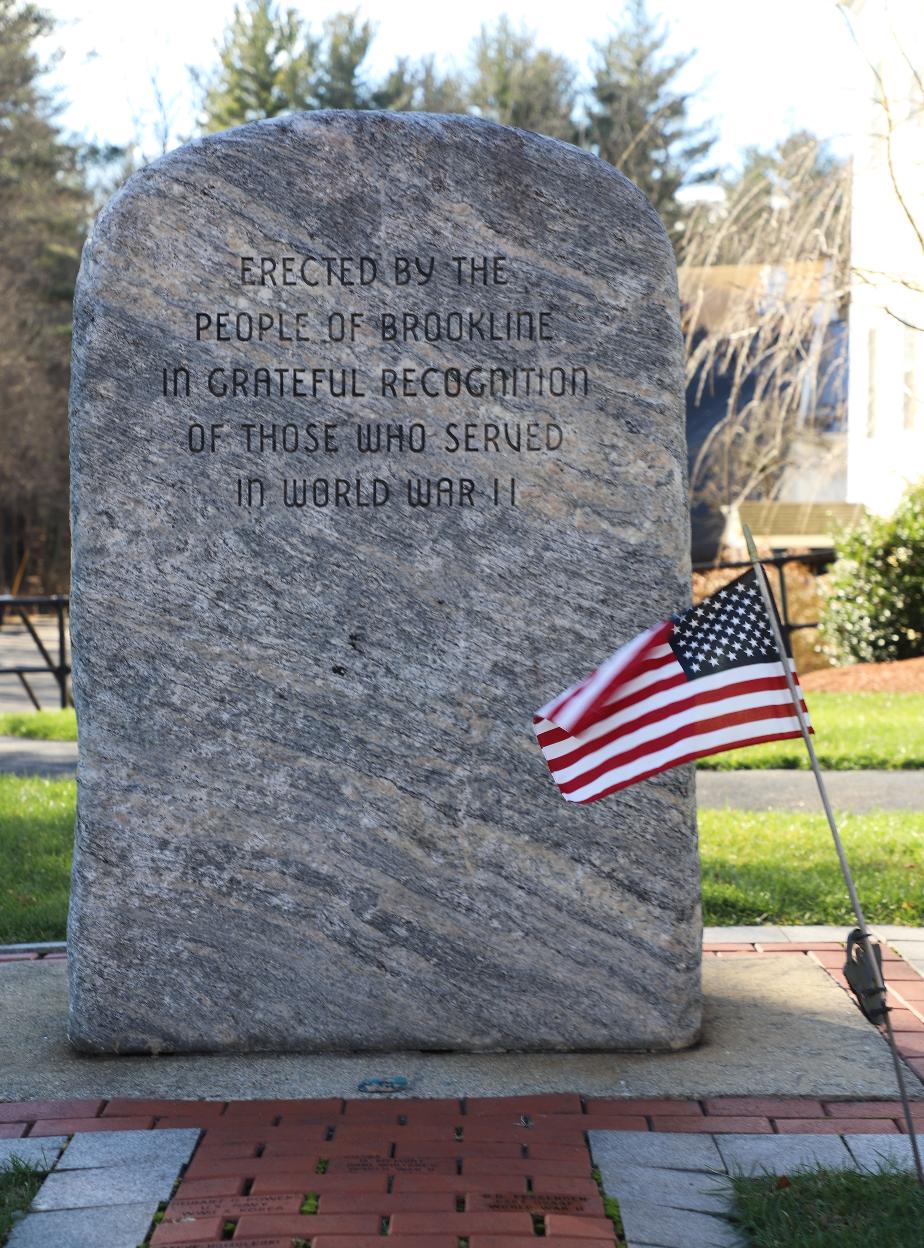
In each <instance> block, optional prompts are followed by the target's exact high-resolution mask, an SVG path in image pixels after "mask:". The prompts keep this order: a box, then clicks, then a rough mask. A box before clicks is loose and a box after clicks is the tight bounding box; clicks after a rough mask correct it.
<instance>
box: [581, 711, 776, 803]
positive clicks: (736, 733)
mask: <svg viewBox="0 0 924 1248" xmlns="http://www.w3.org/2000/svg"><path fill="white" fill-rule="evenodd" d="M793 731H795V732H798V731H799V720H798V719H797V718H796V716H795V715H792V716H790V717H788V718H786V719H768V720H755V721H754V722H753V723H750V724H748V725H747V734H748V735H747V737H745V736H744V735H743V725H741V724H733V725H732V726H731V727H729V728H719V729H716V731H715V732H704V733H701V734H699V735H697V736H694V737H686V738H685V739H684V740H682V741H675V742H674V744H673V745H669V746H667V747H665V749H663V750H658V751H657V752H656V753H652V754H645V755H643V756H642V757H641V758H637V759H635V760H634V761H633V762H631V763H626V764H625V765H624V766H622V767H614V768H613V769H612V770H610V771H607V772H605V773H604V774H603V775H601V776H598V777H597V778H596V779H595V780H592V781H591V782H590V783H589V784H586V785H584V787H583V788H580V789H575V790H574V792H572V793H562V797H563V798H564V799H565V801H566V802H585V801H587V799H588V798H589V797H595V796H596V795H597V794H598V793H602V792H604V791H605V790H606V789H610V788H612V787H613V785H616V784H622V783H623V782H624V781H626V780H631V779H632V777H633V776H640V775H647V774H648V773H649V772H654V771H657V770H658V769H659V768H664V767H666V766H668V765H669V764H670V763H672V762H675V761H676V760H677V759H679V758H683V757H684V756H685V755H687V754H692V753H703V754H708V753H709V752H710V751H715V750H719V749H721V747H722V746H723V745H736V746H737V745H747V743H748V741H749V740H751V741H753V740H756V739H757V738H759V737H766V736H771V735H773V734H776V733H784V732H793Z"/></svg>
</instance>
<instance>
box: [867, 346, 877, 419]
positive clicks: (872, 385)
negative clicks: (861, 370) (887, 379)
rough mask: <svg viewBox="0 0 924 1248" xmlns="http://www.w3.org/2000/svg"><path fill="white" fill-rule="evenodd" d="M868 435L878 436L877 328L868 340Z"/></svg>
mask: <svg viewBox="0 0 924 1248" xmlns="http://www.w3.org/2000/svg"><path fill="white" fill-rule="evenodd" d="M866 436H867V437H868V438H874V437H875V436H876V330H875V329H871V330H870V331H869V335H868V337H867V340H866Z"/></svg>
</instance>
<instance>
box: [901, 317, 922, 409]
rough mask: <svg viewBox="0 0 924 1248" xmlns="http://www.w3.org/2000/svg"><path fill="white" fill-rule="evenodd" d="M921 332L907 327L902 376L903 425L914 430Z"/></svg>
mask: <svg viewBox="0 0 924 1248" xmlns="http://www.w3.org/2000/svg"><path fill="white" fill-rule="evenodd" d="M919 332H920V331H919V330H916V329H912V328H911V326H910V325H906V326H905V359H904V373H903V376H902V423H903V424H904V426H905V428H906V429H913V428H914V424H915V417H916V415H917V406H918V394H917V367H916V365H917V359H916V355H917V337H918V333H919Z"/></svg>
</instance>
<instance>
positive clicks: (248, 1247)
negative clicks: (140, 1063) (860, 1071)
mask: <svg viewBox="0 0 924 1248" xmlns="http://www.w3.org/2000/svg"><path fill="white" fill-rule="evenodd" d="M704 952H705V956H706V957H736V956H741V955H743V954H750V955H753V954H755V953H765V954H767V955H768V956H781V955H785V956H790V957H809V958H812V959H814V960H815V961H816V962H818V963H819V965H821V966H823V967H824V968H825V969H826V970H827V972H828V974H829V975H831V976H832V978H834V979H835V980H836V981H837V982H838V983H839V984H841V986H842V987H846V986H845V983H844V981H843V977H842V975H841V971H840V966H841V963H842V961H843V953H842V951H841V949H840V947H839V945H838V944H837V943H836V942H832V941H822V940H817V941H814V942H813V941H789V942H787V943H786V944H785V945H784V944H782V943H767V944H762V943H761V942H760V941H747V940H739V941H734V942H714V943H710V944H708V945H706V946H705V950H704ZM883 953H884V955H885V956H884V968H885V973H886V979H887V983H888V985H889V990H890V994H891V1001H892V1005H893V1007H895V1015H894V1017H895V1021H896V1025H897V1035H898V1036H899V1043H900V1045H901V1046H902V1051H903V1053H904V1054H905V1058H906V1061H907V1064H908V1066H909V1067H910V1069H911V1070H913V1071H914V1072H915V1073H916V1074H917V1075H919V1076H920V1077H921V1078H922V1079H924V979H922V978H921V976H919V975H918V974H917V972H916V971H915V970H914V968H913V967H911V966H910V964H908V963H906V962H904V961H903V960H902V959H901V958H900V957H899V956H898V955H897V954H895V953H894V952H893V951H892V950H891V949H888V948H884V950H883ZM48 956H51V955H49V954H45V957H46V958H47V957H48ZM918 1090H919V1091H920V1088H919V1087H918ZM915 1116H916V1121H920V1123H921V1125H922V1128H924V1102H921V1103H918V1104H917V1105H916V1106H915ZM177 1127H197V1128H200V1129H201V1131H202V1134H201V1136H200V1139H199V1142H198V1145H197V1147H196V1149H195V1152H194V1154H193V1156H192V1159H191V1161H190V1162H189V1165H188V1166H187V1167H186V1169H185V1171H184V1172H183V1174H182V1177H181V1179H180V1181H179V1184H178V1186H177V1188H176V1190H175V1191H174V1193H173V1195H172V1197H171V1199H170V1201H169V1203H167V1204H166V1207H165V1208H164V1209H163V1210H162V1217H161V1218H160V1220H159V1221H158V1224H157V1225H156V1227H155V1228H154V1230H153V1233H152V1235H151V1237H150V1245H151V1248H161V1246H163V1248H206V1246H208V1245H214V1246H217V1245H218V1244H227V1243H229V1242H230V1243H231V1244H232V1245H237V1248H293V1245H297V1244H298V1245H301V1244H307V1245H310V1248H365V1245H367V1244H368V1245H371V1244H373V1243H375V1244H381V1243H382V1242H383V1237H384V1238H387V1240H388V1242H389V1243H391V1244H393V1245H394V1248H402V1246H403V1248H525V1245H526V1244H533V1243H535V1241H536V1240H537V1239H538V1238H540V1237H542V1238H544V1240H545V1242H546V1244H547V1245H548V1246H549V1248H589V1246H588V1241H593V1243H594V1245H598V1244H599V1245H606V1244H609V1245H612V1244H614V1243H615V1242H617V1241H616V1234H615V1230H614V1225H613V1223H612V1221H610V1219H609V1218H607V1216H606V1215H605V1213H604V1208H603V1202H602V1199H601V1195H600V1192H599V1189H598V1187H597V1184H596V1182H595V1179H594V1174H593V1168H592V1167H593V1163H592V1160H591V1156H590V1153H589V1150H588V1145H587V1132H588V1131H599V1130H603V1131H619V1132H661V1133H665V1132H670V1133H672V1134H675V1135H681V1136H682V1135H685V1134H692V1133H695V1134H697V1135H700V1136H701V1135H702V1134H704V1133H708V1134H710V1135H713V1136H721V1135H729V1136H732V1135H742V1134H754V1135H777V1136H780V1135H787V1136H792V1135H795V1134H811V1135H816V1136H817V1135H828V1136H831V1135H845V1134H848V1133H849V1134H851V1135H861V1134H869V1135H878V1136H881V1135H893V1136H899V1135H900V1134H901V1132H902V1131H903V1122H902V1120H901V1109H900V1106H899V1104H898V1102H897V1100H880V1101H838V1100H818V1099H811V1098H793V1097H790V1098H782V1097H772V1098H768V1097H715V1098H708V1099H703V1100H676V1099H670V1098H635V1099H613V1098H610V1099H606V1098H597V1099H586V1098H583V1097H582V1096H580V1095H579V1094H578V1093H554V1094H538V1095H534V1096H517V1097H498V1098H491V1097H470V1098H464V1099H461V1100H454V1099H443V1100H418V1099H413V1098H408V1099H404V1098H402V1099H386V1100H377V1099H365V1100H341V1099H339V1098H328V1099H325V1100H272V1101H270V1100H261V1101H175V1100H143V1099H135V1098H123V1097H120V1098H112V1099H78V1100H67V1101H48V1102H37V1101H30V1102H23V1103H2V1104H0V1138H5V1139H7V1140H16V1139H22V1140H24V1141H25V1140H36V1141H37V1140H39V1139H42V1138H50V1137H63V1136H72V1135H79V1134H81V1133H84V1132H100V1131H124V1130H139V1131H158V1130H163V1129H165V1128H177Z"/></svg>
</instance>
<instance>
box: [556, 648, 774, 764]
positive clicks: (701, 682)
mask: <svg viewBox="0 0 924 1248" xmlns="http://www.w3.org/2000/svg"><path fill="white" fill-rule="evenodd" d="M661 670H662V673H664V674H666V675H667V676H672V675H676V674H677V672H681V673H682V671H683V669H682V668H681V666H680V664H679V663H678V664H677V670H676V671H674V670H673V668H672V667H671V665H670V664H667V665H665V667H664V668H662V669H661ZM774 676H776V677H779V678H780V679H781V680H784V679H785V672H784V671H783V665H782V664H781V663H754V664H753V665H752V666H750V667H743V668H740V669H739V671H738V672H737V673H736V676H735V681H736V683H740V682H742V681H750V680H765V679H767V678H769V677H774ZM714 689H727V690H728V696H729V697H734V696H736V695H735V684H729V679H728V673H727V672H726V673H722V672H718V673H716V674H715V675H714V676H703V677H701V678H700V679H698V680H696V681H685V682H684V683H683V684H682V685H674V686H672V687H671V688H670V689H661V690H659V691H658V692H657V693H653V694H651V696H650V697H647V698H645V699H644V701H642V702H634V703H633V704H632V705H631V706H626V707H623V709H622V710H621V711H614V713H613V714H612V715H608V716H607V717H606V719H601V720H600V721H599V723H596V724H591V726H590V727H589V728H585V729H584V731H583V732H582V733H580V734H579V735H578V736H576V737H571V738H570V739H569V741H558V742H555V743H554V744H550V745H547V746H543V747H542V748H543V753H544V754H545V756H546V758H558V757H560V756H561V755H562V754H567V753H569V752H570V751H571V750H573V749H574V748H575V744H578V745H583V744H586V743H587V742H588V741H595V740H596V739H597V738H598V737H603V736H606V734H607V733H608V732H612V731H613V729H615V728H619V727H621V726H622V725H624V724H632V723H634V722H635V720H637V719H640V718H641V717H642V716H643V715H647V714H648V713H649V712H650V711H657V710H660V709H661V708H662V707H665V706H669V705H670V704H671V703H672V702H681V701H684V700H685V699H688V698H690V697H691V696H693V695H694V694H697V693H711V692H712V691H713V690H714ZM754 696H755V697H756V698H757V699H758V702H774V703H777V702H779V703H784V702H788V701H789V700H790V699H789V688H788V687H784V688H783V689H780V690H778V691H777V690H772V691H765V692H764V693H759V694H755V695H754ZM711 707H723V708H724V707H725V702H724V700H722V701H717V702H710V703H708V704H707V706H705V707H703V710H702V712H701V713H700V718H707V719H708V718H711V717H712V715H716V714H719V712H718V711H712V710H711V709H710V708H711ZM726 709H727V708H726ZM695 713H696V712H694V711H692V710H690V711H689V714H691V715H693V714H695ZM555 727H556V725H555V724H553V723H550V722H549V721H548V720H546V721H545V723H544V725H541V724H536V725H535V728H536V734H537V736H538V734H539V733H541V732H548V731H550V730H552V729H554V728H555Z"/></svg>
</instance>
